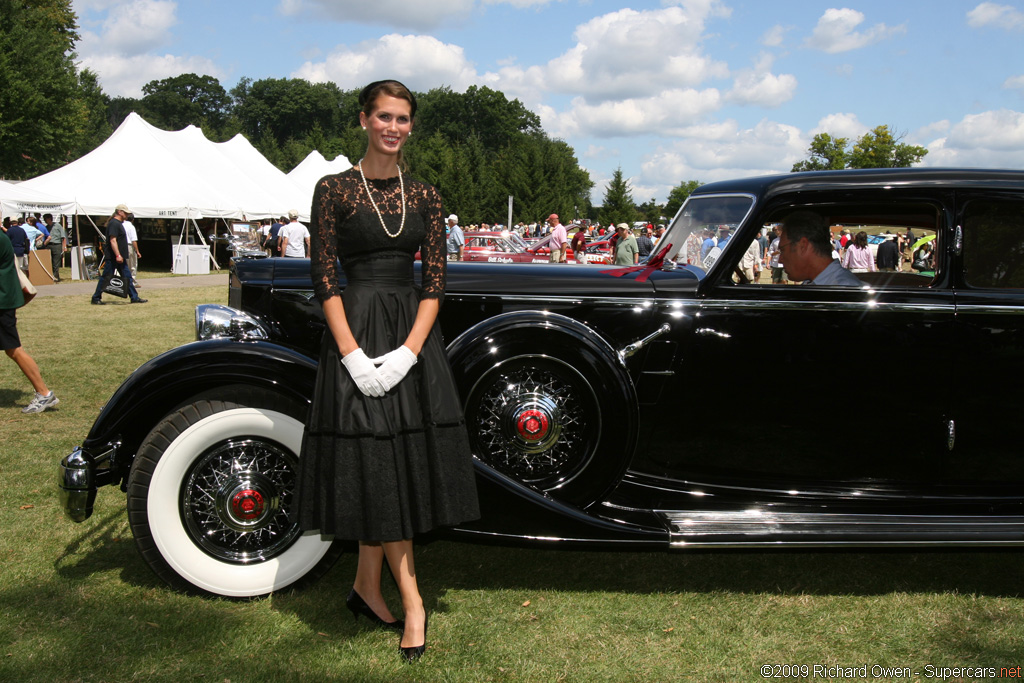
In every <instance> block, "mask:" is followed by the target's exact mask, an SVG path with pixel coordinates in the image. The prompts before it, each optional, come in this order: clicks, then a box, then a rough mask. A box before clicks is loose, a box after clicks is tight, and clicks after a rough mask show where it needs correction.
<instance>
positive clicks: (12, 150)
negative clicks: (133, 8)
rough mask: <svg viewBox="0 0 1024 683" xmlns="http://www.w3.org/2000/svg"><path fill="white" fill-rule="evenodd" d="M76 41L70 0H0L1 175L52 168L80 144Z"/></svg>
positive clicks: (81, 111)
mask: <svg viewBox="0 0 1024 683" xmlns="http://www.w3.org/2000/svg"><path fill="white" fill-rule="evenodd" d="M77 40H78V33H77V23H76V18H75V13H74V11H73V10H72V7H71V0H0V175H4V176H9V177H27V176H31V175H35V174H38V173H42V172H45V171H49V170H52V169H53V168H56V167H57V166H59V165H61V164H63V163H66V162H67V161H70V160H71V159H72V158H74V155H75V153H76V151H77V150H78V149H79V148H80V146H81V141H82V138H83V136H84V135H85V130H84V127H83V126H81V125H80V120H79V117H81V116H82V115H83V114H84V113H86V112H87V111H88V105H87V103H85V102H84V101H83V97H82V95H81V92H80V88H79V80H78V73H77V70H76V69H75V65H74V61H73V56H74V47H75V42H76V41H77Z"/></svg>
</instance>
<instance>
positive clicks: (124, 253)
mask: <svg viewBox="0 0 1024 683" xmlns="http://www.w3.org/2000/svg"><path fill="white" fill-rule="evenodd" d="M130 213H131V210H130V209H129V208H128V207H127V206H125V205H124V204H118V205H117V208H115V209H114V215H113V216H111V217H110V220H108V221H107V243H106V249H105V251H104V252H103V274H102V275H101V276H100V280H99V282H97V283H96V291H95V292H93V295H92V303H93V304H95V305H97V306H102V305H103V287H104V286H105V285H106V283H107V277H108V276H110V275H113V274H114V272H115V271H116V272H117V273H118V274H119V275H120V276H121V279H122V280H123V281H124V282H125V284H126V286H127V287H128V297H129V300H130V301H131V302H132V303H133V304H144V303H146V299H140V298H139V293H138V292H136V291H135V285H133V284H132V273H131V271H130V270H129V269H128V233H127V232H125V229H124V223H123V222H122V221H124V220H125V219H126V218H127V217H128V214H130Z"/></svg>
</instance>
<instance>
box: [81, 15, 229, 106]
mask: <svg viewBox="0 0 1024 683" xmlns="http://www.w3.org/2000/svg"><path fill="white" fill-rule="evenodd" d="M74 7H75V11H76V12H80V13H83V14H84V13H85V12H96V13H99V15H97V16H90V17H89V19H88V21H83V25H88V26H90V27H93V28H95V29H96V30H95V31H91V30H82V31H81V39H80V40H79V42H78V44H77V46H76V48H77V53H78V57H79V63H80V65H81V66H82V67H87V68H89V69H92V70H93V71H95V72H96V74H97V75H98V76H99V78H100V82H101V84H102V86H103V90H104V92H106V93H107V94H108V95H112V96H122V97H140V96H141V95H142V86H143V85H145V84H146V83H148V82H149V81H152V80H155V79H161V78H169V77H171V76H178V75H180V74H183V73H189V72H195V73H199V74H208V75H210V76H214V77H215V78H220V77H222V76H223V73H224V72H223V70H222V69H221V68H220V67H218V66H217V64H215V63H214V62H213V61H212V60H210V59H207V58H205V57H192V56H187V55H184V56H183V55H173V54H164V55H159V54H151V53H152V52H153V51H155V50H159V49H160V48H161V47H164V46H168V45H170V44H171V41H172V39H173V36H172V33H171V29H172V28H173V27H174V26H175V25H177V23H178V17H177V11H178V5H177V3H176V2H172V1H170V0H128V1H127V2H126V1H125V0H76V2H75V6H74ZM104 12H105V14H103V13H104Z"/></svg>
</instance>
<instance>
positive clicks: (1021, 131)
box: [923, 109, 1024, 168]
mask: <svg viewBox="0 0 1024 683" xmlns="http://www.w3.org/2000/svg"><path fill="white" fill-rule="evenodd" d="M926 146H927V147H928V156H926V157H925V158H924V160H923V163H924V165H926V166H974V167H991V168H1022V167H1024V112H1019V111H1013V110H1010V109H998V110H994V111H987V112H983V113H980V114H970V115H968V116H965V117H964V118H963V119H962V120H961V121H960V122H959V123H957V124H954V125H953V126H952V127H951V128H950V129H949V132H948V133H947V134H946V135H945V136H944V137H941V138H937V139H935V140H933V141H931V142H929V143H928V144H927V145H926Z"/></svg>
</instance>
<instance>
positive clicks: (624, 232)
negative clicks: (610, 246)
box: [614, 223, 640, 266]
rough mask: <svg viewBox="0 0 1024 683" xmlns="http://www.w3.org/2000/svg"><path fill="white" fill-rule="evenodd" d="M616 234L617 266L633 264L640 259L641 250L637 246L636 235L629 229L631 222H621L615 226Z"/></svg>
mask: <svg viewBox="0 0 1024 683" xmlns="http://www.w3.org/2000/svg"><path fill="white" fill-rule="evenodd" d="M615 234H616V236H617V237H618V240H616V242H615V261H614V264H615V265H616V266H632V265H635V264H636V263H637V262H638V261H639V260H640V250H639V249H638V248H637V246H636V237H633V231H632V230H630V229H629V224H627V223H619V224H618V225H616V226H615Z"/></svg>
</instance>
